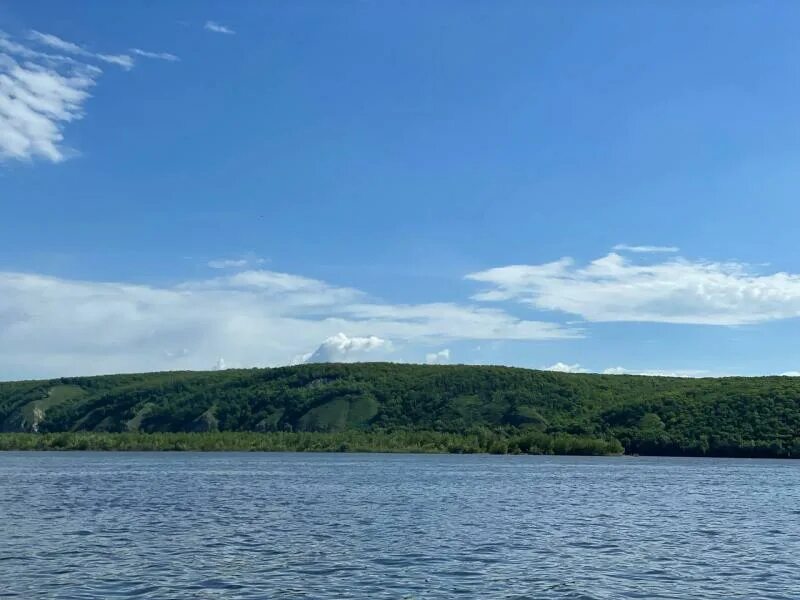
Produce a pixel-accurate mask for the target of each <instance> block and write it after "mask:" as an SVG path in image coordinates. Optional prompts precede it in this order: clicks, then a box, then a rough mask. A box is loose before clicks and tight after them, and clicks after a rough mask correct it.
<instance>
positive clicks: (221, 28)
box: [204, 21, 236, 35]
mask: <svg viewBox="0 0 800 600" xmlns="http://www.w3.org/2000/svg"><path fill="white" fill-rule="evenodd" d="M204 28H205V29H207V30H208V31H213V32H214V33H226V34H228V35H233V34H234V33H236V32H235V31H234V30H233V29H231V28H230V27H226V26H225V25H221V24H219V23H217V22H216V21H206V24H205V25H204Z"/></svg>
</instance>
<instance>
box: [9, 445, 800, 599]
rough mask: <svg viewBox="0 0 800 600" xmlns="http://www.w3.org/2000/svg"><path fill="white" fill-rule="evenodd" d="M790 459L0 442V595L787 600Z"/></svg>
mask: <svg viewBox="0 0 800 600" xmlns="http://www.w3.org/2000/svg"><path fill="white" fill-rule="evenodd" d="M798 560H800V462H790V461H767V460H760V461H756V460H715V459H648V458H568V457H527V456H520V457H507V456H454V455H444V456H431V455H427V456H413V455H377V454H367V455H353V454H343V455H342V454H336V455H332V454H325V455H322V454H237V453H219V454H216V453H209V454H201V453H118V454H117V453H91V452H86V453H83V452H80V453H79V452H75V453H50V452H39V453H13V452H9V453H0V597H12V598H25V599H30V598H64V599H70V600H71V599H76V600H77V599H83V598H167V599H184V598H287V599H301V598H308V599H312V598H313V599H343V598H354V599H363V600H367V599H370V600H372V599H380V598H398V599H399V598H419V599H440V598H441V599H443V598H448V599H449V598H480V599H493V598H508V599H517V600H521V599H523V598H531V599H540V598H544V599H547V598H564V599H566V598H575V599H577V598H586V599H590V598H598V599H599V598H694V599H696V598H800V566H798Z"/></svg>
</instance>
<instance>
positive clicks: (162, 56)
mask: <svg viewBox="0 0 800 600" xmlns="http://www.w3.org/2000/svg"><path fill="white" fill-rule="evenodd" d="M129 52H130V53H131V54H135V55H136V56H143V57H144V58H154V59H156V60H166V61H168V62H178V61H179V60H180V58H178V57H177V56H175V55H174V54H170V53H169V52H148V51H147V50H142V49H141V48H131V49H130V50H129Z"/></svg>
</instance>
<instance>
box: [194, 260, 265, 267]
mask: <svg viewBox="0 0 800 600" xmlns="http://www.w3.org/2000/svg"><path fill="white" fill-rule="evenodd" d="M265 262H266V261H265V260H264V259H263V258H255V257H243V258H217V259H214V260H210V261H208V262H207V263H206V265H207V266H209V267H210V268H212V269H243V268H245V267H252V266H256V265H262V264H264V263H265Z"/></svg>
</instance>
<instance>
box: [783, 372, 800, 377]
mask: <svg viewBox="0 0 800 600" xmlns="http://www.w3.org/2000/svg"><path fill="white" fill-rule="evenodd" d="M781 377H800V371H786V372H785V373H781Z"/></svg>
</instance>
